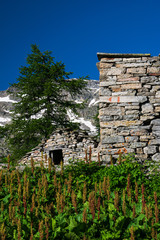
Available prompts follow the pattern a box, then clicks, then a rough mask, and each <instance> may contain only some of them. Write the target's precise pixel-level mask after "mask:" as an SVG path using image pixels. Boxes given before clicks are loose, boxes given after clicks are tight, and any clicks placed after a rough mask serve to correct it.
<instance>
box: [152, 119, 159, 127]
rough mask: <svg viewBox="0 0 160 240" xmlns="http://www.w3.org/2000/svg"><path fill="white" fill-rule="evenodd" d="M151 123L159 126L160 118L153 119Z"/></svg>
mask: <svg viewBox="0 0 160 240" xmlns="http://www.w3.org/2000/svg"><path fill="white" fill-rule="evenodd" d="M151 124H153V125H156V126H157V125H158V126H160V119H154V120H152V121H151Z"/></svg>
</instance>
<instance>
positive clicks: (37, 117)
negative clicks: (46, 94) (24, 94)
mask: <svg viewBox="0 0 160 240" xmlns="http://www.w3.org/2000/svg"><path fill="white" fill-rule="evenodd" d="M45 110H46V109H42V110H41V111H40V112H39V113H37V114H36V115H32V116H31V119H39V118H41V117H42V116H43V114H44V112H45Z"/></svg>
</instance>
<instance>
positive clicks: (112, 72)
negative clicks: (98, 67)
mask: <svg viewBox="0 0 160 240" xmlns="http://www.w3.org/2000/svg"><path fill="white" fill-rule="evenodd" d="M123 72H124V69H123V68H122V69H120V68H116V67H111V68H110V70H108V71H107V75H110V76H114V75H116V76H117V75H120V74H122V73H123Z"/></svg>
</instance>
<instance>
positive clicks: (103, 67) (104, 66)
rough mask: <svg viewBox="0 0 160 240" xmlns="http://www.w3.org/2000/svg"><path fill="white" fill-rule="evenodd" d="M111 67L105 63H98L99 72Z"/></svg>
mask: <svg viewBox="0 0 160 240" xmlns="http://www.w3.org/2000/svg"><path fill="white" fill-rule="evenodd" d="M112 66H113V63H106V62H100V66H99V67H100V70H101V69H106V68H111V67H112Z"/></svg>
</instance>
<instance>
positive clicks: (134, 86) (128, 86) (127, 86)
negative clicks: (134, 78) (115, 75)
mask: <svg viewBox="0 0 160 240" xmlns="http://www.w3.org/2000/svg"><path fill="white" fill-rule="evenodd" d="M141 87H142V85H141V83H133V84H123V85H121V88H122V89H139V88H141Z"/></svg>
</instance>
